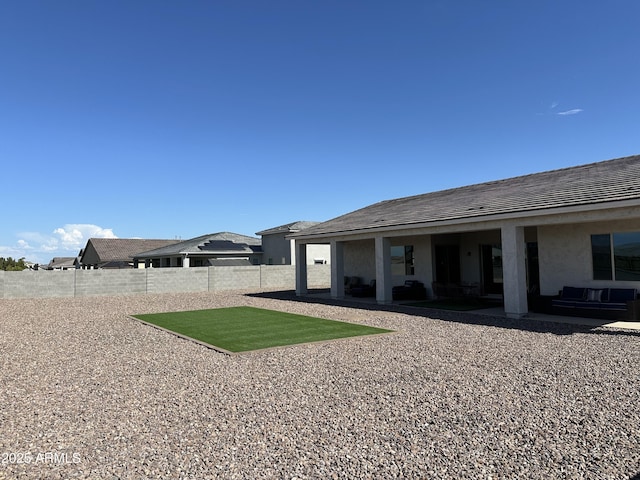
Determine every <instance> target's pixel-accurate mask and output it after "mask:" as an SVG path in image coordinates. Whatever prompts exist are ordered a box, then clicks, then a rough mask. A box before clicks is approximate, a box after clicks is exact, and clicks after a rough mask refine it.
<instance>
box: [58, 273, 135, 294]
mask: <svg viewBox="0 0 640 480" xmlns="http://www.w3.org/2000/svg"><path fill="white" fill-rule="evenodd" d="M74 272H76V287H75V288H76V292H75V295H76V296H77V297H87V296H93V295H136V294H141V293H147V274H146V272H145V271H144V270H129V269H127V270H74ZM47 273H56V272H47Z"/></svg>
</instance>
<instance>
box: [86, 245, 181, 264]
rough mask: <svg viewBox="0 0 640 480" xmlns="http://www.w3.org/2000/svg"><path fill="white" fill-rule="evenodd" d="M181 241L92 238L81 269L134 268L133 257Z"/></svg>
mask: <svg viewBox="0 0 640 480" xmlns="http://www.w3.org/2000/svg"><path fill="white" fill-rule="evenodd" d="M178 241H179V240H147V239H142V238H90V239H89V240H88V241H87V245H86V246H85V248H83V249H82V251H81V252H80V267H81V268H85V269H94V268H133V267H134V262H133V257H134V255H135V254H137V253H139V252H144V251H147V250H152V249H155V248H160V247H164V246H167V245H172V244H174V243H177V242H178Z"/></svg>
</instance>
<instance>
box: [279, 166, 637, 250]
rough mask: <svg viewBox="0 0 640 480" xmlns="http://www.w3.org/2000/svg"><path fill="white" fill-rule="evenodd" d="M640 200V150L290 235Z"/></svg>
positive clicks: (370, 210) (382, 208) (414, 199)
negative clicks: (638, 152) (634, 153)
mask: <svg viewBox="0 0 640 480" xmlns="http://www.w3.org/2000/svg"><path fill="white" fill-rule="evenodd" d="M620 200H640V155H636V156H632V157H624V158H618V159H615V160H608V161H604V162H598V163H591V164H588V165H580V166H576V167H569V168H563V169H559V170H552V171H547V172H542V173H535V174H531V175H524V176H520V177H514V178H509V179H505V180H498V181H493V182H487V183H480V184H476V185H470V186H466V187H460V188H453V189H449V190H442V191H438V192H432V193H426V194H422V195H416V196H411V197H404V198H398V199H394V200H386V201H382V202H379V203H376V204H373V205H370V206H368V207H364V208H362V209H359V210H356V211H354V212H351V213H347V214H345V215H342V216H340V217H337V218H334V219H332V220H328V221H326V222H323V223H320V224H318V225H316V226H314V227H311V228H308V229H306V230H304V231H302V232H299V233H294V234H292V235H291V237H294V238H304V237H305V236H313V235H327V234H336V233H346V232H354V233H355V232H358V231H364V230H369V229H373V228H380V227H396V226H404V225H409V226H410V225H415V224H428V223H431V222H438V221H448V220H457V219H469V220H475V219H478V220H479V219H481V217H489V216H492V215H499V214H513V213H518V212H529V211H543V210H548V209H553V208H561V207H570V206H588V205H594V204H599V203H605V202H613V201H620Z"/></svg>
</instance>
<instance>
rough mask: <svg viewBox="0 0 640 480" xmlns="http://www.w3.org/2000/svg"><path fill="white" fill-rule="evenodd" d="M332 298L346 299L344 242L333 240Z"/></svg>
mask: <svg viewBox="0 0 640 480" xmlns="http://www.w3.org/2000/svg"><path fill="white" fill-rule="evenodd" d="M331 298H336V299H337V298H344V242H337V241H335V240H331Z"/></svg>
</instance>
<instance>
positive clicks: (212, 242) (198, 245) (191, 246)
mask: <svg viewBox="0 0 640 480" xmlns="http://www.w3.org/2000/svg"><path fill="white" fill-rule="evenodd" d="M261 259H262V247H261V245H260V239H259V238H255V237H249V236H246V235H240V234H237V233H230V232H221V233H211V234H209V235H202V236H200V237H196V238H192V239H190V240H184V241H181V242H178V243H174V244H172V245H168V246H165V247H162V248H156V249H154V250H148V251H141V252H138V253H137V254H136V255H135V258H134V262H135V263H136V264H143V265H144V266H146V267H155V268H161V267H208V266H217V265H259V264H260V261H261Z"/></svg>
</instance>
